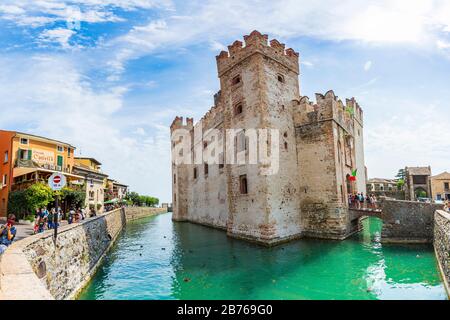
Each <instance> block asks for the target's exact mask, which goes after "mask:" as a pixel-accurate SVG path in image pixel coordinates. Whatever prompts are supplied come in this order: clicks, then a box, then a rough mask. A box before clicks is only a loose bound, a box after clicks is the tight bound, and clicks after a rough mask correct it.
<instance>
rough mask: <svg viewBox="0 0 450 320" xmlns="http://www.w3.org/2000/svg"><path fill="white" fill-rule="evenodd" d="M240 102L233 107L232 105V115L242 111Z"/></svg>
mask: <svg viewBox="0 0 450 320" xmlns="http://www.w3.org/2000/svg"><path fill="white" fill-rule="evenodd" d="M242 110H243V108H242V103H238V104H237V105H236V106H235V107H234V115H235V116H237V115H240V114H241V113H242Z"/></svg>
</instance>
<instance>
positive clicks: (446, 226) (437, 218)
mask: <svg viewBox="0 0 450 320" xmlns="http://www.w3.org/2000/svg"><path fill="white" fill-rule="evenodd" d="M434 251H435V253H436V259H437V261H438V264H439V269H440V272H441V275H442V279H443V280H444V286H445V289H446V291H447V295H448V297H449V298H450V214H449V213H448V212H444V211H436V212H435V214H434Z"/></svg>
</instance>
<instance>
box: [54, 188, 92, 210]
mask: <svg viewBox="0 0 450 320" xmlns="http://www.w3.org/2000/svg"><path fill="white" fill-rule="evenodd" d="M59 195H60V197H61V200H64V201H66V203H67V204H68V205H69V207H70V206H75V207H77V208H78V207H80V208H84V207H85V201H86V192H85V191H76V190H73V189H72V188H69V187H64V188H63V189H62V190H61V191H60V192H59Z"/></svg>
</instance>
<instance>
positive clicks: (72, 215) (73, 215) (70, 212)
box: [67, 208, 75, 224]
mask: <svg viewBox="0 0 450 320" xmlns="http://www.w3.org/2000/svg"><path fill="white" fill-rule="evenodd" d="M74 218H75V209H74V208H70V210H69V217H68V219H67V222H68V223H69V224H72V222H73V219H74Z"/></svg>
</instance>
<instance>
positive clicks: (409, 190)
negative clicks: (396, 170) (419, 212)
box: [405, 166, 431, 201]
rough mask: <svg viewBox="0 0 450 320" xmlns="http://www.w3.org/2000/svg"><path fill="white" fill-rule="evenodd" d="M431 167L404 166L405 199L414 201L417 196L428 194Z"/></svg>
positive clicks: (426, 196)
mask: <svg viewBox="0 0 450 320" xmlns="http://www.w3.org/2000/svg"><path fill="white" fill-rule="evenodd" d="M430 176H431V167H430V166H428V167H406V168H405V191H406V195H405V196H406V200H412V201H415V200H417V199H418V198H419V197H422V196H424V197H425V198H428V197H429V195H430V179H429V178H430Z"/></svg>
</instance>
